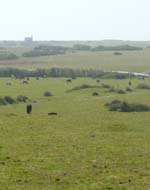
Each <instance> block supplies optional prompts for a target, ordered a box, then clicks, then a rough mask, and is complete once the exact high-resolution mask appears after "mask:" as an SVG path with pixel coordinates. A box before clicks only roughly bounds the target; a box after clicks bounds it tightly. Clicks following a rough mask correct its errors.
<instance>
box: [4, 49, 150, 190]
mask: <svg viewBox="0 0 150 190" xmlns="http://www.w3.org/2000/svg"><path fill="white" fill-rule="evenodd" d="M73 56H76V54H75V55H73ZM122 56H126V54H125V53H124V54H123V55H122ZM139 56H140V55H139ZM142 56H143V55H142V53H141V57H142ZM147 56H148V55H147ZM56 59H59V57H58V58H56ZM114 59H121V56H119V57H118V56H117V57H115V58H114ZM124 59H125V58H124ZM87 64H88V63H87ZM93 64H94V63H93ZM114 64H115V63H114ZM137 64H138V63H137ZM143 64H144V63H143ZM60 65H61V64H60ZM111 65H113V64H111ZM120 65H121V64H120ZM123 65H124V67H126V66H125V64H123ZM145 65H146V67H147V66H148V65H147V64H145ZM131 68H132V66H131ZM133 68H134V63H133ZM143 69H144V67H143ZM137 70H140V67H137ZM23 80H24V79H8V78H1V79H0V87H1V97H5V96H10V97H12V98H16V97H18V96H20V95H23V96H25V97H28V99H27V100H26V102H25V103H24V102H22V103H21V102H20V103H19V104H12V105H10V104H8V105H3V106H2V105H1V106H0V190H7V189H8V190H49V189H51V190H72V189H74V190H100V189H102V190H116V189H117V190H134V189H136V190H143V189H145V190H148V189H149V187H150V180H149V178H150V112H142V113H141V112H140V113H139V112H131V113H122V112H111V111H109V110H108V109H107V108H106V107H105V104H106V103H110V102H111V101H113V100H114V99H118V100H120V101H127V102H129V103H141V104H146V105H150V101H149V100H150V90H149V89H139V88H137V86H138V85H139V84H141V83H144V84H147V85H149V84H150V79H145V81H141V80H138V79H130V80H129V79H124V80H115V79H100V83H97V79H91V78H77V79H76V80H72V83H69V84H68V83H66V80H67V79H66V78H44V79H40V80H36V78H30V80H29V81H28V84H26V85H22V84H21V81H23ZM8 81H10V82H11V86H8V85H6V83H7V82H8ZM129 82H131V84H132V85H129ZM83 84H88V85H89V88H80V89H79V90H71V89H75V88H76V87H81V86H83ZM102 84H107V85H109V86H110V87H113V88H114V89H121V90H126V88H127V87H129V86H130V88H131V89H132V91H126V93H125V94H118V93H115V92H113V91H108V89H107V88H103V87H101V85H102ZM90 86H91V87H92V86H95V88H90ZM68 90H71V91H70V92H69V93H67V91H68ZM46 91H47V92H51V93H52V94H53V96H43V94H44V92H46ZM94 92H96V93H98V96H93V93H94ZM28 104H31V105H32V113H31V114H27V113H26V106H27V105H28ZM48 113H56V114H55V116H52V115H51V114H50V115H51V116H49V115H48Z"/></svg>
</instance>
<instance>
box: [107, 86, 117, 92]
mask: <svg viewBox="0 0 150 190" xmlns="http://www.w3.org/2000/svg"><path fill="white" fill-rule="evenodd" d="M108 92H116V90H115V88H114V87H111V88H110V89H109V90H108Z"/></svg>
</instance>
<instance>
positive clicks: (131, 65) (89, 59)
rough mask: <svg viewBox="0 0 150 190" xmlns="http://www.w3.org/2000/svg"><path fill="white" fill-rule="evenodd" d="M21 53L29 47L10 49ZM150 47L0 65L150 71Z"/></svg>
mask: <svg viewBox="0 0 150 190" xmlns="http://www.w3.org/2000/svg"><path fill="white" fill-rule="evenodd" d="M9 51H11V52H13V53H16V54H17V55H21V53H23V52H25V51H29V49H24V48H23V49H21V48H20V49H10V50H9ZM149 63H150V49H145V50H143V51H129V52H127V51H125V52H123V55H121V56H116V55H114V52H111V51H110V52H76V53H67V54H66V55H58V56H43V57H35V58H20V59H18V60H15V61H14V60H13V61H0V67H15V68H22V69H23V68H24V69H37V68H52V67H59V68H66V67H67V68H74V69H90V68H92V69H99V70H105V71H111V70H124V71H133V72H136V71H137V72H145V71H150V64H149Z"/></svg>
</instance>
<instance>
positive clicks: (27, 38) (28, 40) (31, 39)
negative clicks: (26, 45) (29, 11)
mask: <svg viewBox="0 0 150 190" xmlns="http://www.w3.org/2000/svg"><path fill="white" fill-rule="evenodd" d="M24 41H25V42H33V37H32V36H31V37H25V38H24Z"/></svg>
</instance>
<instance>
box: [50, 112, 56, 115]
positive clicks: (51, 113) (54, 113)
mask: <svg viewBox="0 0 150 190" xmlns="http://www.w3.org/2000/svg"><path fill="white" fill-rule="evenodd" d="M48 115H58V114H57V113H56V112H49V113H48Z"/></svg>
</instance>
